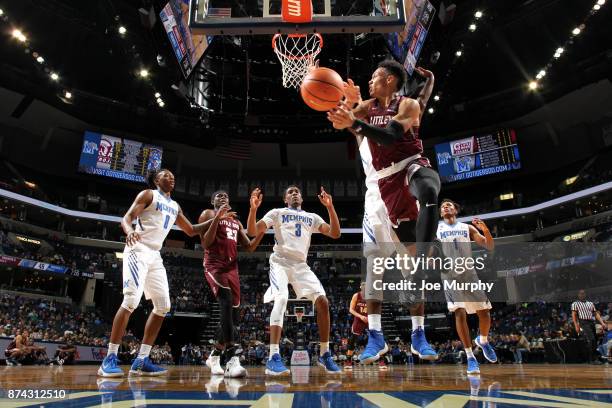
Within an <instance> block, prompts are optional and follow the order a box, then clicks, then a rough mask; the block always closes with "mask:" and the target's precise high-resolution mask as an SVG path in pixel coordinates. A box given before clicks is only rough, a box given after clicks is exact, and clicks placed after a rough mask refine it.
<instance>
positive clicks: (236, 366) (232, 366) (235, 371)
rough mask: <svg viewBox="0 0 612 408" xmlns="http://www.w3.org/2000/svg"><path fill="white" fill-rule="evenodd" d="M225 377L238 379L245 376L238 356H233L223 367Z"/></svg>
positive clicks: (245, 373)
mask: <svg viewBox="0 0 612 408" xmlns="http://www.w3.org/2000/svg"><path fill="white" fill-rule="evenodd" d="M225 376H226V377H230V378H240V377H246V376H247V370H246V369H245V368H244V367H243V366H241V365H240V359H239V358H238V356H234V357H232V358H231V359H230V361H229V362H228V363H227V365H226V366H225Z"/></svg>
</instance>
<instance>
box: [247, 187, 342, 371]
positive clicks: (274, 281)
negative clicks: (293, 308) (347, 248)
mask: <svg viewBox="0 0 612 408" xmlns="http://www.w3.org/2000/svg"><path fill="white" fill-rule="evenodd" d="M318 197H319V201H320V202H321V204H323V205H324V206H325V208H327V212H328V214H329V224H328V223H326V222H325V221H323V218H321V217H320V216H319V215H317V214H314V213H308V212H305V211H304V210H302V202H303V199H302V193H301V191H300V189H299V188H298V187H296V186H289V187H288V188H287V189H286V190H285V193H284V197H283V199H284V202H285V204H286V205H287V206H286V207H284V208H277V209H273V210H270V211H268V213H267V214H266V215H264V217H263V218H262V219H261V220H259V221H256V219H257V209H258V208H259V206H260V205H261V202H262V199H263V195H262V194H261V191H260V190H259V189H258V188H257V189H255V190H254V191H253V192H252V193H251V209H250V211H249V218H248V221H247V230H248V233H249V235H250V236H252V237H253V236H256V235H258V234H263V233H265V232H266V231H267V230H268V228H274V240H275V244H274V248H273V254H272V255H271V256H270V286H269V287H268V290H267V291H266V293H265V295H264V302H265V303H269V302H274V306H273V308H272V313H271V314H270V356H269V359H268V362H267V364H266V374H268V375H281V374H288V373H289V369H287V367H285V365H284V364H283V361H282V360H281V357H280V354H279V344H280V339H281V331H282V328H283V317H284V314H285V309H286V308H287V301H288V299H289V284H291V286H292V287H293V290H294V291H295V293H296V295H297V298H298V299H300V298H307V299H309V300H310V301H311V302H312V303H313V305H314V308H315V309H316V312H317V326H318V328H319V336H320V354H319V358H318V364H319V365H320V366H321V367H323V368H324V369H325V370H326V371H327V372H328V373H340V372H341V370H340V368H339V367H338V366H337V365H336V363H335V362H334V360H333V358H332V355H331V352H330V351H329V331H330V318H329V302H328V300H327V297H326V296H325V290H324V289H323V286H322V285H321V282H320V281H319V278H317V275H315V274H314V272H313V271H312V270H311V269H310V267H309V266H308V264H307V263H306V257H307V255H308V249H309V247H310V238H311V236H312V234H313V233H314V232H320V233H321V234H323V235H326V236H328V237H330V238H334V239H337V238H340V221H339V220H338V215H337V214H336V210H335V209H334V204H333V202H332V197H331V196H330V195H329V194H327V193H326V192H325V190H324V189H323V188H322V187H321V193H320V194H319V196H318Z"/></svg>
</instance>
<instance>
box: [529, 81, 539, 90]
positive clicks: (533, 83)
mask: <svg viewBox="0 0 612 408" xmlns="http://www.w3.org/2000/svg"><path fill="white" fill-rule="evenodd" d="M529 89H530V90H531V91H535V90H536V89H538V83H537V81H531V82H529Z"/></svg>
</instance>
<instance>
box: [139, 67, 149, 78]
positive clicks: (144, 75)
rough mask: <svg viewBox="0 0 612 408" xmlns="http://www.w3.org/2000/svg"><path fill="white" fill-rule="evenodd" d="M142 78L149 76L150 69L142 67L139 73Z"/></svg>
mask: <svg viewBox="0 0 612 408" xmlns="http://www.w3.org/2000/svg"><path fill="white" fill-rule="evenodd" d="M138 74H139V75H140V76H141V77H142V78H146V77H148V76H149V71H147V70H146V69H141V70H140V72H139V73H138Z"/></svg>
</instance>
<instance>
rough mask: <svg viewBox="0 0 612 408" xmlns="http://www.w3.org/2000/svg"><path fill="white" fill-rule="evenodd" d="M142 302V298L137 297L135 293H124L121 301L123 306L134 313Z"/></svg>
mask: <svg viewBox="0 0 612 408" xmlns="http://www.w3.org/2000/svg"><path fill="white" fill-rule="evenodd" d="M139 303H140V299H138V298H136V296H134V295H123V302H121V307H122V308H124V309H125V310H127V311H128V312H130V313H132V312H133V311H134V310H136V308H137V307H138V304H139Z"/></svg>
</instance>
